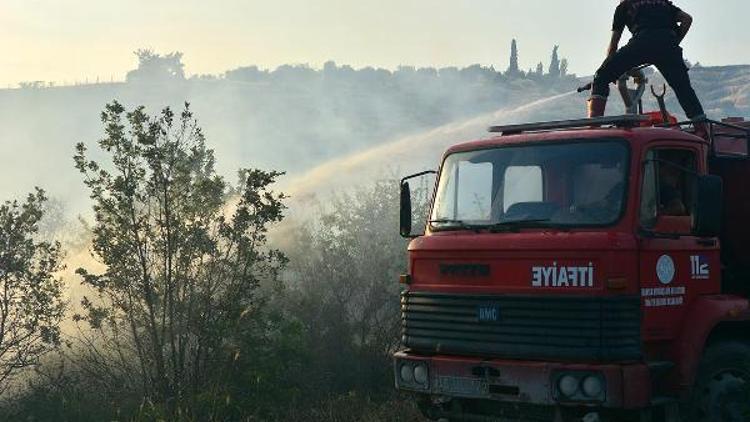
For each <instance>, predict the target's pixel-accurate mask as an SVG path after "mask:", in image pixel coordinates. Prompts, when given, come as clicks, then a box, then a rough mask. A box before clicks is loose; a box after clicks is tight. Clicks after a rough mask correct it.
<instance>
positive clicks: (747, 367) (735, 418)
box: [690, 342, 750, 422]
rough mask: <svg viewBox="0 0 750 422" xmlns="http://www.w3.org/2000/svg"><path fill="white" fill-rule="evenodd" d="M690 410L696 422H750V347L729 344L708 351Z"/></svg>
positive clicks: (699, 374) (703, 360)
mask: <svg viewBox="0 0 750 422" xmlns="http://www.w3.org/2000/svg"><path fill="white" fill-rule="evenodd" d="M690 407H691V412H690V413H691V416H692V420H693V421H695V422H743V421H747V420H750V344H746V343H740V342H725V343H718V344H715V345H713V346H710V347H709V348H708V349H707V350H706V353H705V355H704V356H703V359H702V360H701V364H700V367H699V368H698V376H697V378H696V382H695V387H694V390H693V400H692V404H691V406H690Z"/></svg>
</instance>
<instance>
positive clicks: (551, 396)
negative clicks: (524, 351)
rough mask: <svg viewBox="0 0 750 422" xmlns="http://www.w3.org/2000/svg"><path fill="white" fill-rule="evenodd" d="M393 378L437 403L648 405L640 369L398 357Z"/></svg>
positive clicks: (648, 393) (631, 365) (636, 366)
mask: <svg viewBox="0 0 750 422" xmlns="http://www.w3.org/2000/svg"><path fill="white" fill-rule="evenodd" d="M394 375H395V379H396V388H397V389H399V390H402V391H410V392H414V393H421V394H423V395H426V396H431V397H432V398H433V399H437V400H441V399H453V398H465V399H483V400H492V401H498V402H506V403H519V404H529V405H543V406H592V407H601V408H610V409H644V408H646V407H648V406H649V405H650V399H651V379H650V375H649V370H648V367H647V366H646V365H645V364H643V363H627V364H601V363H596V364H594V363H592V364H587V363H575V364H573V363H558V362H537V361H519V360H503V359H481V358H475V357H462V356H441V355H437V356H423V355H418V354H412V353H409V352H398V353H396V354H395V355H394ZM574 391H575V392H574Z"/></svg>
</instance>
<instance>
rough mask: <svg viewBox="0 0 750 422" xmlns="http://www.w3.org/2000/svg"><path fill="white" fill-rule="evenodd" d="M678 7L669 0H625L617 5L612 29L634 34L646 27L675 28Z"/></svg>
mask: <svg viewBox="0 0 750 422" xmlns="http://www.w3.org/2000/svg"><path fill="white" fill-rule="evenodd" d="M679 12H680V8H679V7H677V6H675V5H674V4H672V2H671V1H669V0H625V1H624V2H622V3H620V5H619V6H617V10H615V19H614V22H613V24H612V30H613V31H617V32H622V30H623V29H625V26H627V27H628V29H629V30H630V32H631V33H633V34H634V35H635V34H637V33H638V32H640V31H643V30H646V29H671V30H675V29H677V14H678V13H679Z"/></svg>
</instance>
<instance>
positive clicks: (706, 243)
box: [696, 238, 716, 247]
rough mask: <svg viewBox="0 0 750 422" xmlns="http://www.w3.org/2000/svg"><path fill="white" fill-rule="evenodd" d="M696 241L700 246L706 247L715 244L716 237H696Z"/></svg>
mask: <svg viewBox="0 0 750 422" xmlns="http://www.w3.org/2000/svg"><path fill="white" fill-rule="evenodd" d="M696 242H697V243H698V244H699V245H701V246H706V247H713V246H716V239H711V238H705V239H698V240H696Z"/></svg>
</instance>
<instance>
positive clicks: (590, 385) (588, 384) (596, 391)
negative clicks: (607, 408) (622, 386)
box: [581, 375, 604, 399]
mask: <svg viewBox="0 0 750 422" xmlns="http://www.w3.org/2000/svg"><path fill="white" fill-rule="evenodd" d="M581 390H582V391H583V394H585V395H586V397H589V398H592V399H595V398H599V396H601V394H602V391H604V385H603V383H602V379H601V378H600V377H598V376H596V375H589V376H587V377H586V378H584V379H583V383H582V384H581Z"/></svg>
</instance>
